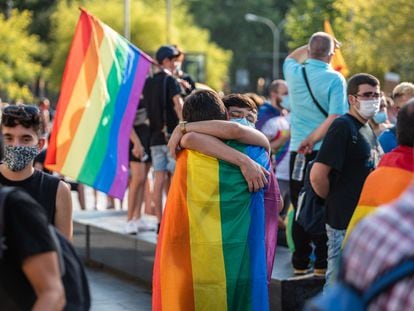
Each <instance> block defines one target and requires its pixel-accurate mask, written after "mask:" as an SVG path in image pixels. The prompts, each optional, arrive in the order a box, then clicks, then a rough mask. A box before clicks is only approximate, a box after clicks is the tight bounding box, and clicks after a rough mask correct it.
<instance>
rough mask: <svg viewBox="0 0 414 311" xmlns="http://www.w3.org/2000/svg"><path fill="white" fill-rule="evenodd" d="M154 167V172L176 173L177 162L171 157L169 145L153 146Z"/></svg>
mask: <svg viewBox="0 0 414 311" xmlns="http://www.w3.org/2000/svg"><path fill="white" fill-rule="evenodd" d="M151 158H152V167H153V168H154V172H160V171H164V172H165V171H168V172H170V173H171V174H173V173H174V169H175V160H174V158H173V157H172V156H171V155H170V152H169V150H168V147H167V145H159V146H151Z"/></svg>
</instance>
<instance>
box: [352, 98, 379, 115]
mask: <svg viewBox="0 0 414 311" xmlns="http://www.w3.org/2000/svg"><path fill="white" fill-rule="evenodd" d="M379 107H380V99H368V100H360V101H359V109H357V111H358V113H359V115H360V116H361V117H363V118H364V119H365V120H369V119H372V117H373V116H375V114H376V113H377V112H378V111H379Z"/></svg>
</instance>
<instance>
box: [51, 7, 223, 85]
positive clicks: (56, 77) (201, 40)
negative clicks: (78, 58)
mask: <svg viewBox="0 0 414 311" xmlns="http://www.w3.org/2000/svg"><path fill="white" fill-rule="evenodd" d="M173 2H174V7H173V20H172V25H171V26H172V27H171V28H172V29H171V38H172V42H171V43H173V44H177V45H178V46H180V48H182V49H183V50H184V51H191V52H200V53H206V55H207V58H208V65H207V81H206V83H207V84H208V85H210V86H211V87H213V88H215V89H217V90H221V88H222V86H223V83H224V82H226V77H227V70H228V63H229V61H230V54H229V53H228V52H226V51H224V50H222V49H220V48H219V47H218V46H217V45H215V44H212V43H210V42H209V35H208V32H207V31H206V30H203V29H200V28H198V27H196V26H194V23H193V20H192V17H191V15H189V14H188V12H187V8H186V6H185V3H184V2H182V3H181V2H180V1H173ZM80 4H82V6H83V7H85V9H87V10H88V11H89V12H91V13H92V14H94V15H95V16H96V17H98V18H99V19H100V20H101V21H103V22H104V23H106V24H108V25H109V26H110V27H111V28H113V29H114V30H116V31H117V32H119V33H121V34H122V33H123V23H124V21H123V9H124V7H123V1H120V0H111V1H106V2H105V5H102V1H98V0H89V1H70V2H67V1H60V2H59V3H58V5H57V8H56V11H55V13H54V14H53V15H52V25H53V27H52V29H53V31H52V37H53V39H54V43H53V46H52V49H53V58H52V68H51V69H52V79H51V80H52V82H53V85H52V86H53V88H54V89H56V90H57V89H58V87H59V86H60V80H61V76H62V73H63V69H64V65H65V60H66V57H67V54H68V52H69V46H70V42H71V40H72V37H73V34H74V29H75V25H76V22H77V20H78V17H79V14H80V12H79V10H78V7H79V6H80ZM165 11H166V8H165V1H161V0H154V1H152V2H150V3H143V1H139V0H132V1H131V42H132V43H134V44H135V45H136V46H138V47H139V48H140V49H142V50H143V51H145V52H147V53H149V54H152V53H154V52H155V51H156V50H157V49H158V47H159V46H160V45H162V44H165V38H166V34H165V33H166V22H165V20H166V19H165V14H166V13H165Z"/></svg>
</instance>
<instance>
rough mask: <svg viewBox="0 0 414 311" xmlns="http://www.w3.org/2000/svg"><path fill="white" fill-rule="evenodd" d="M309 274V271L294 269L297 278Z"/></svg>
mask: <svg viewBox="0 0 414 311" xmlns="http://www.w3.org/2000/svg"><path fill="white" fill-rule="evenodd" d="M308 273H309V270H308V269H293V274H294V275H295V276H302V275H306V274H308Z"/></svg>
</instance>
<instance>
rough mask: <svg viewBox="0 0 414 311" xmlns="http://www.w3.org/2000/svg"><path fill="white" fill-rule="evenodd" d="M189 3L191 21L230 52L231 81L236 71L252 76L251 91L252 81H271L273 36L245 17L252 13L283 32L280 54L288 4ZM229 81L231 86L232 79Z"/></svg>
mask: <svg viewBox="0 0 414 311" xmlns="http://www.w3.org/2000/svg"><path fill="white" fill-rule="evenodd" d="M189 3H190V12H191V13H192V14H193V15H194V17H195V19H194V21H195V22H196V23H197V24H198V25H200V26H201V27H205V28H207V29H209V30H210V33H211V38H212V40H214V41H215V42H216V43H217V44H218V45H219V46H220V47H223V48H225V49H228V50H231V51H232V52H233V58H232V70H231V76H232V77H234V76H235V72H236V70H237V69H248V70H249V72H250V76H251V79H250V80H251V86H250V88H253V87H254V86H255V79H254V77H259V76H260V77H265V78H267V80H270V79H271V75H272V67H271V66H272V51H273V36H272V32H271V31H270V29H269V27H268V26H266V25H264V24H263V23H257V22H248V21H246V20H245V15H246V14H247V13H252V14H255V15H258V16H262V17H265V18H268V19H270V20H271V21H272V22H273V23H274V24H275V25H279V27H280V28H281V32H282V37H281V44H280V45H281V48H280V51H281V52H283V51H284V44H283V22H282V20H283V17H284V15H285V12H286V10H287V8H288V6H289V4H290V3H291V0H289V1H275V0H244V1H239V0H225V1H223V0H209V1H201V0H200V1H197V0H192V1H189ZM281 22H282V23H281ZM232 80H233V81H232V84H234V82H235V81H234V80H235V79H232Z"/></svg>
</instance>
